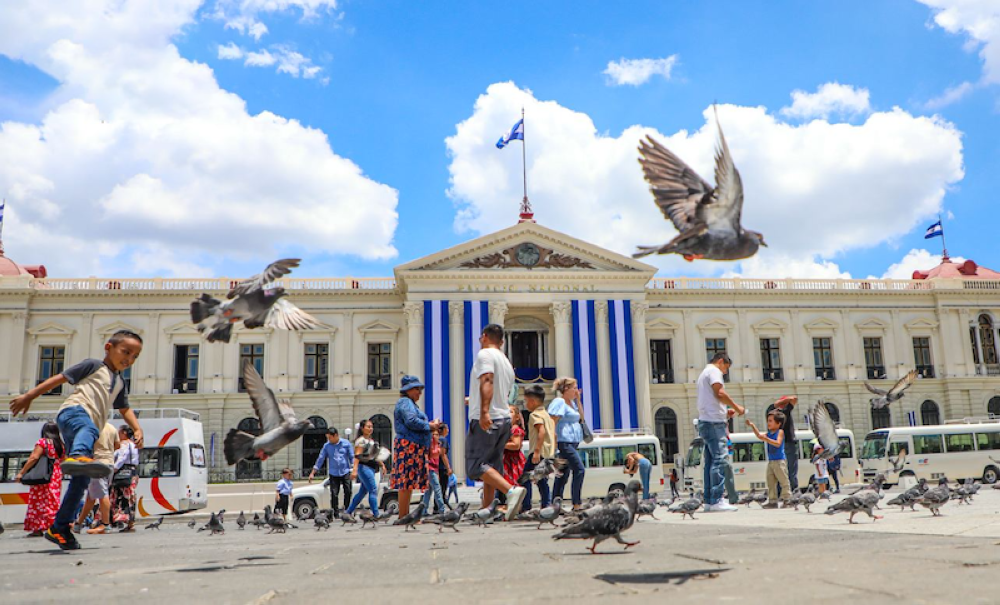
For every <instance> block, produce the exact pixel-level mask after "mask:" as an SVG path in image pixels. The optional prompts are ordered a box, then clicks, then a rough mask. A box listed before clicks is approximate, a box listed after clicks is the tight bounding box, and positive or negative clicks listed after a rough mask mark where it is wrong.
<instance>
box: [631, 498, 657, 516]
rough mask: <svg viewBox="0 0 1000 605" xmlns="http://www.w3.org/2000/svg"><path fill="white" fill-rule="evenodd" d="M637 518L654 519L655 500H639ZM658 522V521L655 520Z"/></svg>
mask: <svg viewBox="0 0 1000 605" xmlns="http://www.w3.org/2000/svg"><path fill="white" fill-rule="evenodd" d="M636 513H637V514H638V517H637V518H641V517H652V518H654V519H656V500H653V499H649V500H641V501H639V504H638V507H637V508H636ZM656 520H657V521H659V519H656Z"/></svg>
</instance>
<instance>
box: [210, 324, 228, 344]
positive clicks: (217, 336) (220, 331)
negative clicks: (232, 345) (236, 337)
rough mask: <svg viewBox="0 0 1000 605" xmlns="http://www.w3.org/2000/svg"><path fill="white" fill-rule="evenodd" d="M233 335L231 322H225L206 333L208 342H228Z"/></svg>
mask: <svg viewBox="0 0 1000 605" xmlns="http://www.w3.org/2000/svg"><path fill="white" fill-rule="evenodd" d="M232 336H233V324H226V325H225V326H223V327H221V328H216V329H214V330H212V331H211V332H209V333H208V342H219V341H221V342H229V339H230V338H232Z"/></svg>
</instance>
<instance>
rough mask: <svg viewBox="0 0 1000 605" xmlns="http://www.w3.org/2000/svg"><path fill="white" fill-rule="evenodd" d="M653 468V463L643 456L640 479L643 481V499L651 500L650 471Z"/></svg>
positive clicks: (640, 461)
mask: <svg viewBox="0 0 1000 605" xmlns="http://www.w3.org/2000/svg"><path fill="white" fill-rule="evenodd" d="M652 470H653V463H652V462H650V461H649V460H647V459H645V458H642V459H641V460H639V480H640V481H642V499H643V500H649V473H650V471H652Z"/></svg>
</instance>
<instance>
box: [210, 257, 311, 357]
mask: <svg viewBox="0 0 1000 605" xmlns="http://www.w3.org/2000/svg"><path fill="white" fill-rule="evenodd" d="M298 266H299V259H297V258H285V259H282V260H278V261H274V262H273V263H271V264H270V265H268V266H267V268H266V269H264V271H263V272H262V273H260V274H258V275H254V276H253V277H251V278H249V279H245V280H243V281H241V282H239V283H237V284H236V285H235V286H233V288H232V289H231V290H230V291H229V293H228V294H227V295H226V300H225V301H224V302H223V301H220V300H218V299H216V298H213V297H211V296H210V295H208V294H202V295H201V296H200V297H198V298H197V299H195V300H194V302H192V303H191V322H192V323H195V324H197V325H198V331H199V332H202V333H205V332H206V331H207V332H208V334H207V336H206V338H207V339H208V341H209V342H216V341H222V342H229V339H230V338H231V337H232V335H233V324H236V323H239V322H241V321H242V322H243V325H244V326H246V327H247V328H249V329H253V328H259V327H261V326H267V327H269V328H278V329H281V330H308V329H310V328H315V327H317V326H319V325H320V323H319V322H318V321H317V320H316V318H315V317H313V316H312V315H309V314H308V313H306V312H305V311H303V310H302V309H299V308H298V307H296V306H295V305H293V304H292V303H290V302H288V301H287V300H285V298H284V297H285V296H287V293H286V292H285V289H284V288H281V287H274V288H267V286H268V285H270V284H272V283H273V282H274V280H276V279H278V278H280V277H284V276H285V275H288V274H289V273H291V272H292V269H294V268H295V267H298Z"/></svg>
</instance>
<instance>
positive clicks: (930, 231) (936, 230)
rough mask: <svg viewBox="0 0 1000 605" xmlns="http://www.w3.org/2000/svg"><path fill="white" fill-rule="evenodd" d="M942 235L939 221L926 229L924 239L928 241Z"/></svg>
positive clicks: (942, 229) (942, 231)
mask: <svg viewBox="0 0 1000 605" xmlns="http://www.w3.org/2000/svg"><path fill="white" fill-rule="evenodd" d="M943 235H944V227H942V226H941V221H938V222H936V223H934V224H933V225H931V226H930V227H928V228H927V233H925V234H924V239H930V238H932V237H942V236H943Z"/></svg>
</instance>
